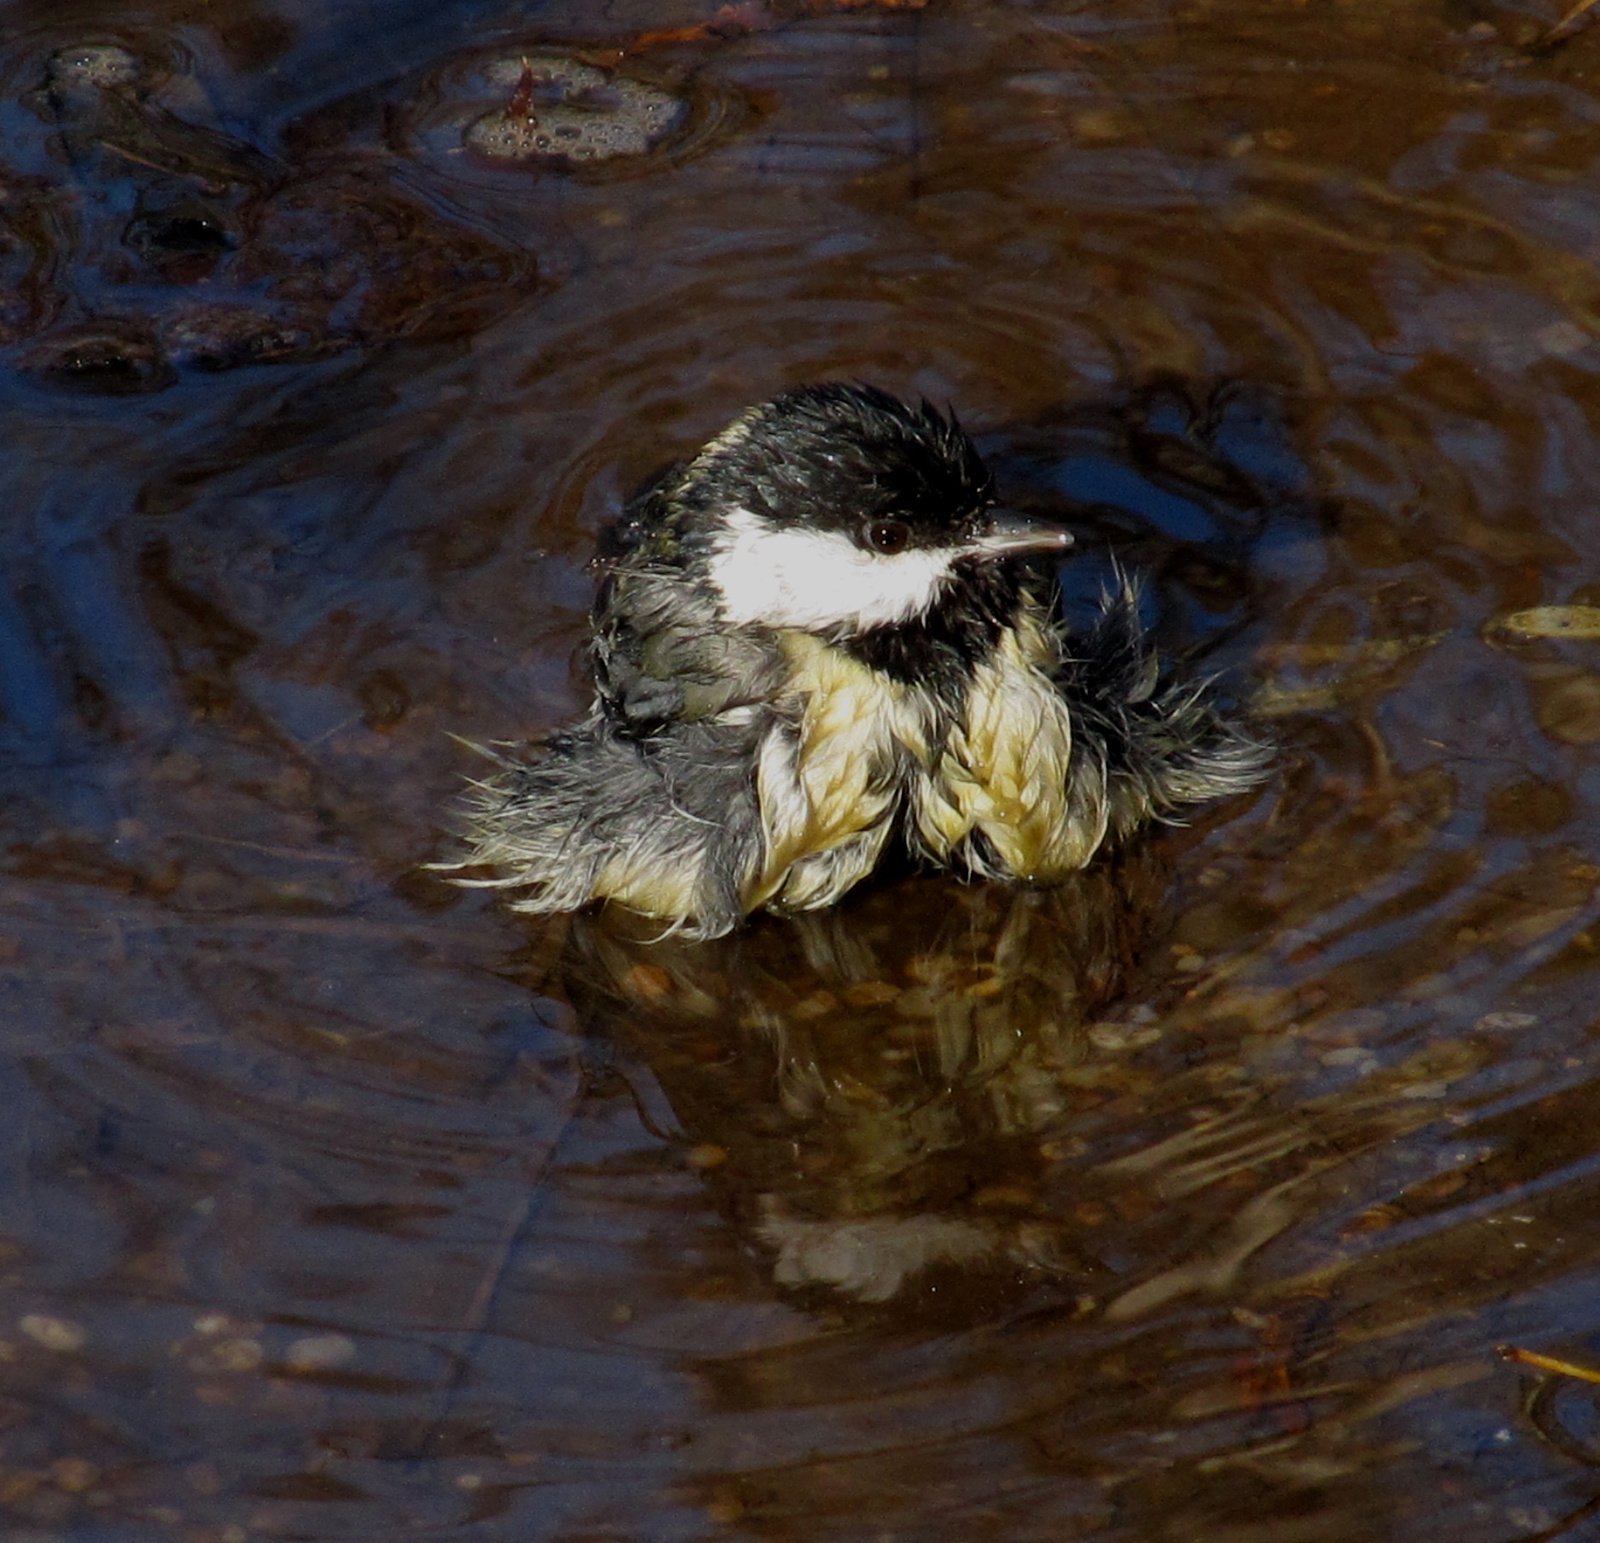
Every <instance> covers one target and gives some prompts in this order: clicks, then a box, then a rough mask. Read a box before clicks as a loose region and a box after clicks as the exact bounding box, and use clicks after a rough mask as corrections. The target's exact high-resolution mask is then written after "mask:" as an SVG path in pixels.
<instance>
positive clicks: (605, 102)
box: [462, 54, 688, 164]
mask: <svg viewBox="0 0 1600 1543" xmlns="http://www.w3.org/2000/svg"><path fill="white" fill-rule="evenodd" d="M484 78H485V80H486V81H487V82H488V83H489V84H490V85H492V86H494V87H497V88H499V89H502V90H504V91H505V92H506V93H507V94H508V97H509V100H508V102H507V105H506V106H504V107H501V108H498V109H496V110H495V111H494V112H490V113H485V114H484V115H483V116H482V117H480V118H477V119H475V120H474V121H473V122H472V123H470V124H469V125H468V126H467V128H466V130H465V132H464V133H463V136H462V138H463V140H464V142H465V143H466V145H467V146H468V147H469V148H471V149H473V150H476V151H478V152H479V154H481V155H485V156H488V157H490V158H491V159H493V160H497V161H552V162H566V163H572V164H595V163H598V162H602V161H611V160H617V159H620V158H624V157H629V156H641V155H647V154H648V153H649V152H650V151H651V150H653V149H654V148H655V147H656V145H658V144H659V143H660V142H661V141H662V140H663V139H664V138H666V136H667V135H669V134H671V133H672V132H673V131H674V130H676V129H677V128H679V127H680V126H681V125H682V123H683V121H684V119H685V118H686V116H687V114H688V104H687V103H686V102H685V101H684V100H683V99H682V98H680V97H677V96H674V95H673V94H672V93H671V92H669V91H666V90H663V89H662V88H661V87H659V86H654V85H651V84H649V83H648V82H646V81H642V80H636V79H634V78H633V77H632V76H628V75H618V74H612V73H608V72H607V71H605V70H601V69H598V68H597V67H595V66H594V65H591V64H585V63H583V62H582V61H580V60H576V59H569V58H564V57H562V56H560V55H556V54H550V55H538V56H529V57H526V58H524V57H517V58H508V59H501V60H497V61H496V62H495V63H493V64H491V65H490V66H489V67H488V68H487V69H486V70H485V71H484ZM522 93H525V94H526V95H527V98H528V100H527V102H526V105H524V104H523V103H522V102H521V101H519V100H517V98H518V96H519V94H522Z"/></svg>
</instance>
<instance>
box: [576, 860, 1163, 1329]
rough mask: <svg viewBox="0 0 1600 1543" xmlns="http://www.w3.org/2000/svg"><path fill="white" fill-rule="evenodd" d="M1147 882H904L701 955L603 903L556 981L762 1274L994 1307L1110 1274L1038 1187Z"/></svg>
mask: <svg viewBox="0 0 1600 1543" xmlns="http://www.w3.org/2000/svg"><path fill="white" fill-rule="evenodd" d="M1160 890H1161V882H1160V878H1159V875H1158V874H1157V872H1156V861H1155V859H1154V858H1152V857H1151V856H1149V855H1148V854H1146V855H1141V856H1139V857H1130V858H1127V859H1125V860H1124V861H1122V862H1120V863H1118V864H1116V865H1114V866H1104V867H1098V868H1096V869H1094V870H1092V871H1090V872H1087V873H1083V874H1079V875H1075V876H1073V877H1072V878H1071V879H1070V880H1069V881H1068V882H1066V883H1064V884H1061V885H1059V886H1054V887H1052V888H1049V889H1043V890H1040V889H1018V888H1006V887H1001V886H997V885H980V886H963V885H960V884H957V883H954V882H952V881H950V880H947V879H908V880H905V881H903V882H901V883H898V884H893V885H890V886H887V887H883V888H876V887H875V888H872V889H870V890H869V891H868V892H866V893H865V894H863V895H861V896H860V897H858V898H856V899H853V900H851V901H849V902H847V903H846V904H845V905H844V906H842V907H840V908H837V909H835V910H830V911H826V912H821V913H816V914H809V915H804V916H799V917H794V918H776V917H774V918H763V919H761V920H760V921H759V922H758V923H757V924H755V925H754V926H751V927H749V928H748V929H746V930H743V931H741V932H739V933H736V934H733V935H731V936H729V937H726V938H722V939H717V940H714V941H712V942H709V943H707V942H698V943H696V942H689V941H685V940H683V939H680V938H667V939H665V940H660V939H659V932H658V931H657V932H656V933H651V932H650V931H649V930H648V927H649V924H648V923H645V922H642V921H641V920H640V919H637V918H635V919H632V920H630V919H629V918H628V916H627V913H623V912H619V911H616V910H613V911H612V912H609V913H606V914H604V915H601V916H582V917H579V918H577V919H575V920H574V922H573V923H572V930H571V931H570V933H569V934H568V946H567V950H566V954H565V957H564V959H563V961H562V964H561V966H560V969H561V973H562V975H563V976H564V981H563V986H564V991H565V994H567V995H568V996H569V997H570V998H571V1000H572V1001H573V1003H574V1005H575V1006H576V1007H577V1008H578V1010H579V1012H580V1014H581V1015H582V1017H583V1018H584V1020H585V1021H586V1022H587V1023H589V1024H590V1025H592V1029H593V1031H595V1032H600V1033H604V1034H608V1035H610V1036H614V1037H615V1039H616V1040H617V1041H618V1042H619V1043H620V1045H621V1046H622V1047H623V1049H624V1051H625V1053H627V1054H629V1055H630V1056H637V1057H639V1058H640V1059H642V1060H644V1061H645V1062H646V1063H648V1065H649V1067H650V1069H651V1071H652V1073H653V1074H654V1076H655V1078H656V1079H657V1081H658V1082H659V1084H660V1086H661V1088H662V1090H663V1091H664V1093H665V1095H666V1098H667V1100H668V1101H669V1103H670V1104H671V1107H672V1110H673V1113H674V1115H675V1117H676V1120H677V1122H678V1125H679V1127H680V1131H679V1133H678V1135H677V1136H676V1137H675V1138H674V1139H676V1140H680V1141H682V1142H683V1143H684V1144H685V1145H686V1147H687V1148H688V1154H687V1155H688V1159H689V1162H690V1163H691V1165H693V1166H695V1167H698V1168H700V1169H701V1170H702V1172H703V1176H704V1179H705V1182H706V1183H707V1185H708V1186H709V1188H710V1190H711V1192H712V1194H713V1195H714V1197H715V1198H716V1200H717V1203H718V1205H719V1206H720V1207H721V1208H722V1209H723V1211H724V1212H725V1214H727V1215H728V1216H729V1217H730V1218H731V1219H732V1220H733V1221H734V1223H735V1224H736V1225H737V1226H738V1227H739V1228H740V1229H741V1231H742V1232H743V1233H744V1234H745V1235H746V1236H747V1237H748V1238H749V1239H750V1240H751V1241H752V1242H753V1243H754V1244H755V1245H756V1246H757V1248H758V1250H759V1251H760V1252H761V1253H762V1254H763V1255H764V1256H765V1257H767V1258H768V1259H769V1261H770V1268H771V1271H772V1275H773V1277H774V1279H775V1280H776V1281H777V1283H778V1284H779V1285H781V1286H784V1287H788V1288H794V1289H800V1290H806V1291H811V1292H821V1293H824V1294H826V1295H827V1296H829V1297H831V1298H833V1299H834V1300H835V1301H837V1300H839V1299H841V1298H842V1299H851V1300H854V1301H857V1302H865V1303H879V1302H887V1301H889V1300H890V1299H891V1298H901V1299H905V1298H908V1297H912V1296H916V1295H919V1294H923V1293H924V1292H925V1291H926V1290H927V1289H928V1288H933V1289H936V1290H939V1291H942V1292H943V1293H944V1296H943V1303H944V1304H945V1305H948V1306H952V1307H953V1306H954V1305H955V1301H954V1298H957V1297H959V1296H960V1295H961V1294H962V1291H963V1288H966V1289H973V1288H979V1289H981V1292H982V1295H983V1298H984V1300H985V1302H986V1303H987V1304H988V1305H989V1306H990V1307H991V1308H992V1307H993V1305H994V1304H995V1301H996V1297H995V1291H996V1288H997V1286H1000V1285H1002V1283H1003V1282H1004V1281H1006V1280H1009V1281H1012V1282H1014V1283H1016V1284H1017V1285H1019V1286H1024V1287H1025V1286H1026V1284H1027V1283H1028V1282H1029V1281H1030V1280H1036V1279H1038V1278H1039V1277H1040V1275H1041V1273H1043V1274H1046V1275H1048V1276H1049V1277H1050V1278H1051V1279H1052V1280H1054V1281H1057V1282H1059V1281H1060V1280H1061V1279H1062V1278H1063V1277H1066V1278H1068V1279H1075V1280H1080V1281H1081V1282H1083V1283H1084V1285H1085V1286H1087V1285H1088V1284H1089V1283H1090V1282H1091V1281H1092V1280H1093V1279H1094V1278H1096V1277H1098V1276H1101V1275H1103V1274H1104V1267H1103V1266H1102V1265H1101V1264H1099V1263H1098V1262H1097V1261H1096V1260H1094V1259H1093V1258H1091V1257H1089V1256H1087V1255H1084V1254H1082V1253H1081V1252H1080V1250H1079V1247H1078V1245H1077V1243H1076V1242H1075V1241H1074V1231H1075V1229H1074V1228H1073V1227H1072V1226H1071V1225H1070V1224H1069V1223H1066V1222H1064V1220H1063V1219H1062V1218H1060V1217H1058V1216H1052V1215H1051V1214H1050V1212H1049V1210H1048V1209H1047V1208H1046V1207H1044V1206H1043V1205H1042V1203H1041V1198H1040V1197H1041V1194H1042V1193H1043V1188H1044V1184H1045V1182H1047V1175H1048V1172H1049V1170H1050V1169H1051V1168H1052V1167H1054V1166H1059V1165H1060V1164H1061V1163H1062V1162H1063V1161H1068V1162H1070V1160H1071V1158H1072V1156H1073V1155H1074V1151H1073V1142H1072V1141H1071V1139H1070V1138H1068V1139H1066V1140H1065V1141H1063V1140H1061V1139H1060V1138H1061V1136H1062V1132H1063V1129H1064V1126H1065V1125H1066V1123H1067V1122H1068V1121H1069V1119H1070V1116H1071V1114H1072V1111H1073V1107H1074V1104H1075V1102H1076V1101H1080V1100H1082V1099H1083V1098H1084V1097H1085V1096H1086V1095H1085V1093H1084V1087H1085V1085H1086V1084H1087V1085H1093V1084H1094V1083H1095V1081H1096V1077H1095V1074H1094V1072H1093V1069H1092V1065H1091V1064H1090V1063H1092V1061H1093V1060H1094V1058H1095V1057H1097V1056H1103V1054H1104V1052H1103V1051H1101V1050H1099V1049H1097V1048H1096V1044H1095V1042H1094V1040H1093V1039H1092V1038H1091V1036H1090V1032H1089V1031H1090V1029H1091V1026H1093V1025H1095V1024H1096V1023H1097V1019H1098V1017H1099V1015H1100V1014H1101V1013H1103V1012H1104V1011H1105V1010H1106V1009H1107V1007H1108V1004H1111V1003H1112V1002H1113V1001H1114V1000H1116V999H1117V998H1118V997H1119V996H1120V995H1121V993H1122V991H1123V990H1124V987H1125V982H1126V978H1127V975H1128V972H1129V970H1130V967H1131V963H1132V961H1133V959H1134V958H1135V956H1136V954H1137V953H1138V952H1139V951H1140V946H1141V944H1142V942H1143V938H1142V934H1143V933H1144V932H1145V931H1146V930H1147V928H1148V925H1149V922H1150V918H1151V917H1152V915H1153V914H1155V911H1154V906H1153V901H1154V899H1155V898H1156V897H1157V896H1159V894H1160ZM1101 1038H1102V1039H1103V1038H1104V1034H1103V1028H1102V1034H1101ZM1087 1096H1088V1097H1089V1099H1090V1101H1091V1102H1095V1101H1098V1099H1099V1097H1100V1096H1102V1095H1097V1094H1094V1093H1090V1094H1088V1095H1087ZM1079 1148H1080V1150H1081V1144H1079Z"/></svg>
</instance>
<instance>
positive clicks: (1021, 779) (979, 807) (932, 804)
mask: <svg viewBox="0 0 1600 1543" xmlns="http://www.w3.org/2000/svg"><path fill="white" fill-rule="evenodd" d="M1058 658H1059V644H1058V642H1057V638H1056V634H1055V633H1054V631H1053V630H1052V629H1050V628H1049V627H1047V626H1045V625H1043V624H1041V623H1039V622H1037V621H1034V620H1032V619H1031V618H1030V619H1028V620H1025V621H1023V622H1022V623H1020V624H1019V625H1018V626H1017V627H1015V628H1011V629H1008V630H1007V631H1006V632H1005V633H1004V634H1003V635H1002V637H1001V639H1000V643H999V646H998V647H997V648H996V650H995V651H994V653H993V654H992V655H991V657H990V658H989V659H987V660H985V661H984V663H983V664H981V665H980V666H979V667H978V669H977V670H976V671H975V672H974V675H973V679H972V683H971V688H970V690H969V691H968V694H967V703H966V711H965V713H964V715H963V719H962V722H961V723H960V725H959V726H958V727H957V728H956V729H954V730H953V731H952V732H951V734H950V735H949V738H948V740H947V742H946V744H945V745H944V747H943V751H942V753H941V754H940V755H939V756H938V757H937V759H936V760H935V762H934V764H933V766H932V768H931V771H930V774H929V776H928V777H927V778H926V779H925V780H924V782H923V783H922V785H921V787H920V788H919V789H918V797H917V799H916V805H915V810H914V817H915V820H916V825H917V831H918V834H919V836H920V837H921V839H922V841H923V842H924V843H925V844H926V846H927V847H928V849H929V852H930V854H931V855H932V856H934V857H936V858H941V859H942V858H947V857H949V856H951V855H952V854H953V853H954V852H955V851H956V849H957V848H959V847H961V846H962V844H963V843H964V842H967V841H968V839H969V838H970V836H971V835H972V833H973V832H974V831H978V832H981V833H982V834H983V836H984V837H985V838H986V840H987V846H988V849H989V851H990V852H992V854H993V856H992V858H990V857H986V856H985V854H984V853H983V852H981V851H978V850H974V849H972V848H971V847H970V846H969V847H968V848H967V849H966V850H965V851H963V852H962V853H961V854H960V855H961V857H962V858H963V860H964V861H965V862H966V864H967V866H969V867H971V868H973V869H974V870H976V871H978V872H981V873H985V874H987V875H989V876H992V877H996V878H1016V879H1023V880H1028V881H1032V882H1035V883H1049V882H1052V881H1054V880H1057V879H1059V878H1061V877H1062V876H1063V875H1064V874H1067V873H1070V872H1072V871H1074V870H1075V869H1078V868H1081V867H1083V866H1084V865H1085V864H1086V863H1087V862H1088V861H1089V859H1090V858H1091V857H1092V856H1093V855H1094V853H1095V851H1096V850H1097V849H1098V848H1099V846H1100V843H1101V841H1102V840H1103V839H1104V837H1105V814H1104V806H1105V800H1104V798H1103V797H1100V796H1098V795H1099V792H1100V782H1101V780H1102V774H1101V769H1100V768H1099V767H1098V766H1095V765H1080V766H1078V767H1077V768H1074V767H1073V765H1072V741H1073V736H1072V718H1071V714H1070V713H1069V712H1068V710H1067V704H1066V702H1065V701H1064V700H1063V699H1062V696H1061V693H1060V691H1059V690H1058V689H1057V687H1056V685H1055V682H1054V681H1053V680H1052V679H1051V676H1050V673H1049V671H1050V669H1051V667H1052V666H1053V665H1054V664H1055V663H1056V662H1057V660H1058ZM1085 782H1092V783H1094V787H1092V788H1091V787H1088V786H1082V785H1078V784H1082V783H1085Z"/></svg>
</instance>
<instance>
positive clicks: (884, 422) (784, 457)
mask: <svg viewBox="0 0 1600 1543" xmlns="http://www.w3.org/2000/svg"><path fill="white" fill-rule="evenodd" d="M674 492H675V498H676V501H677V502H678V504H679V506H680V508H682V509H683V510H684V511H685V512H686V513H688V514H689V515H690V517H691V519H692V518H693V517H694V516H695V515H700V516H702V517H704V516H714V515H715V514H716V513H717V512H718V511H719V510H726V509H728V508H732V507H737V508H742V509H747V510H749V511H750V512H751V513H752V514H754V515H756V516H757V517H759V518H760V519H763V520H766V521H769V522H771V523H772V524H774V525H778V526H786V525H807V526H811V527H813V528H815V529H819V530H848V531H852V532H854V531H857V530H861V529H867V528H870V527H871V526H872V525H873V524H874V523H875V522H884V521H894V522H900V523H902V524H903V526H904V534H903V536H902V537H901V539H902V540H903V541H904V544H905V545H906V546H911V547H916V546H944V545H949V544H952V543H954V542H957V541H959V540H961V539H963V538H964V537H967V536H969V535H970V534H971V533H972V532H974V531H976V530H977V529H978V528H980V526H981V525H982V524H983V521H984V515H985V511H986V510H987V509H988V507H989V505H990V504H991V503H992V502H993V484H992V481H991V479H990V476H989V472H988V469H987V468H986V467H985V466H984V464H983V461H982V460H981V459H980V458H979V456H978V452H977V450H976V449H975V448H974V446H973V444H972V441H971V440H970V439H968V438H967V436H966V434H965V433H964V432H963V431H962V429H961V426H960V424H959V423H957V422H956V420H955V418H954V416H950V417H946V416H945V415H944V414H942V413H940V412H939V411H938V409H936V408H934V407H933V406H931V405H930V404H929V403H928V402H926V401H923V402H921V403H919V404H918V405H917V406H915V407H912V406H909V405H908V404H906V403H904V402H901V401H899V400H897V399H896V398H895V397H892V396H890V395H889V394H888V393H887V392H884V391H879V390H878V389H877V388H876V387H873V386H864V385H852V384H843V383H833V384H827V385H817V386H802V387H800V388H799V389H798V390H794V391H786V392H784V393H783V394H782V395H781V396H777V397H774V398H773V399H772V400H771V401H769V402H765V403H763V404H762V405H761V406H760V407H756V408H752V409H751V410H750V411H749V412H748V413H746V414H745V415H744V416H743V417H741V418H739V419H737V420H735V422H734V423H732V424H731V425H730V426H729V427H728V428H727V429H725V430H724V431H723V432H722V433H721V434H719V435H718V436H717V438H716V439H714V440H712V442H711V443H710V444H709V445H707V446H706V448H705V449H704V450H703V451H702V452H701V453H700V454H699V455H698V456H696V457H695V459H694V460H693V461H692V462H691V463H690V464H689V465H688V466H687V467H686V468H685V469H684V472H683V477H682V481H681V482H680V483H679V485H678V487H677V488H676V489H675V490H674Z"/></svg>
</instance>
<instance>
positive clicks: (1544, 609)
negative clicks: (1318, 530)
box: [1485, 0, 1600, 638]
mask: <svg viewBox="0 0 1600 1543" xmlns="http://www.w3.org/2000/svg"><path fill="white" fill-rule="evenodd" d="M1595 3H1597V4H1600V0H1595ZM1485 631H1488V632H1498V633H1503V634H1506V635H1508V636H1511V637H1518V638H1600V605H1536V606H1531V607H1530V608H1529V609H1528V610H1526V611H1513V612H1511V614H1510V615H1509V616H1500V617H1496V618H1495V620H1493V621H1491V622H1490V623H1489V625H1488V627H1487V628H1485Z"/></svg>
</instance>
